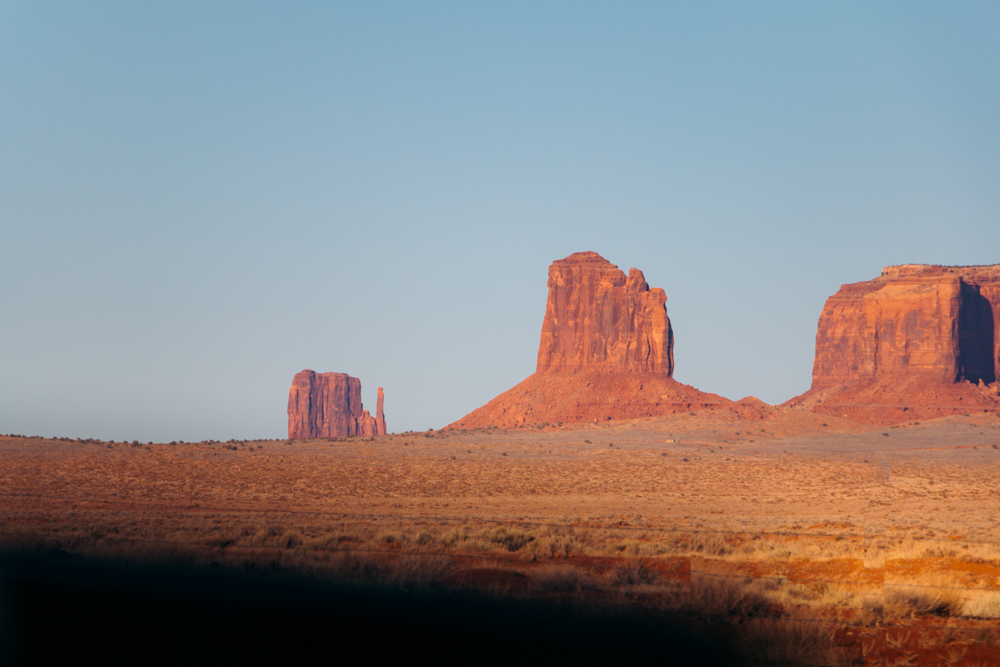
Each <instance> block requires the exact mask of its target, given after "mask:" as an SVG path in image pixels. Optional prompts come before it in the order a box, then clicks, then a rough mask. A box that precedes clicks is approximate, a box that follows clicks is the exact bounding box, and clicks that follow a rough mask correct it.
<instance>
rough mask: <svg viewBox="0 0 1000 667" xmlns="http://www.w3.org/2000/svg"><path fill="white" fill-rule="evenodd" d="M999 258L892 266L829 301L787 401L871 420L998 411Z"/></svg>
mask: <svg viewBox="0 0 1000 667" xmlns="http://www.w3.org/2000/svg"><path fill="white" fill-rule="evenodd" d="M998 333H1000V265H995V266H968V267H944V266H931V265H922V264H908V265H904V266H890V267H887V268H886V269H883V271H882V275H881V276H879V277H878V278H876V279H874V280H869V281H867V282H860V283H853V284H849V285H844V286H842V287H841V288H840V291H838V292H837V293H836V294H834V295H833V296H831V297H830V298H829V299H827V301H826V305H825V306H824V307H823V312H822V314H821V315H820V318H819V325H818V327H817V332H816V358H815V362H814V364H813V378H812V388H811V389H810V390H809V391H808V392H806V393H805V394H802V395H801V396H798V397H796V398H794V399H792V400H791V401H789V405H792V406H803V407H808V408H810V409H812V410H813V411H816V412H823V413H827V414H834V415H839V416H843V417H849V418H851V419H855V420H857V421H863V422H871V423H900V422H904V421H908V420H911V419H930V418H934V417H942V416H947V415H952V414H964V413H971V412H983V411H988V412H992V411H995V410H998V409H1000V385H998V384H997V375H998V373H1000V336H998Z"/></svg>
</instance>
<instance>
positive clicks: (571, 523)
mask: <svg viewBox="0 0 1000 667" xmlns="http://www.w3.org/2000/svg"><path fill="white" fill-rule="evenodd" d="M998 473H1000V418H998V416H997V415H995V414H994V413H981V414H969V415H958V416H954V417H946V418H939V419H934V420H930V421H925V422H910V423H903V424H898V425H895V426H871V425H864V424H859V423H855V422H852V421H849V420H846V419H840V418H836V417H832V416H829V415H822V414H815V413H811V412H805V411H801V410H794V409H790V408H780V409H778V410H777V411H776V414H773V415H772V416H770V417H769V418H767V419H760V420H753V419H747V418H745V416H744V417H740V416H739V415H737V414H735V413H734V412H733V411H732V410H726V409H713V408H709V409H704V410H698V411H692V412H689V413H684V414H673V415H668V416H663V417H654V418H645V419H633V420H622V421H612V422H607V423H604V424H565V425H558V424H551V425H546V426H538V427H534V428H521V429H514V430H500V429H493V428H485V429H472V430H463V429H454V428H449V429H444V430H441V431H426V432H411V433H402V434H393V435H381V436H369V437H353V438H326V439H311V440H292V441H285V440H277V441H253V442H249V441H230V442H199V443H186V442H185V443H180V442H171V443H137V442H131V443H128V442H104V441H97V440H68V439H61V440H44V439H39V438H30V437H23V436H19V437H9V436H8V437H2V438H0V526H2V544H3V546H4V549H5V550H6V551H7V552H8V553H13V554H18V553H20V554H38V553H43V554H52V553H59V554H74V555H77V556H79V557H83V558H88V559H93V560H95V561H97V562H100V561H101V560H102V559H103V560H104V561H106V562H114V563H118V564H121V563H164V562H183V563H185V564H186V565H187V566H190V567H193V568H215V569H223V570H233V571H242V572H244V573H250V574H251V575H252V576H256V577H264V578H267V577H280V576H282V573H286V574H288V573H293V574H296V575H297V576H307V577H309V578H313V579H315V580H317V581H327V582H334V583H339V584H344V585H352V586H362V587H365V586H368V587H375V588H377V589H379V590H392V591H404V592H415V593H418V594H426V595H429V596H432V597H433V596H434V595H438V596H447V595H452V594H464V595H472V596H475V597H476V598H477V599H480V598H481V599H483V600H486V601H504V600H513V601H521V602H531V601H537V602H538V603H539V604H546V603H556V604H558V605H561V606H562V607H566V606H568V607H570V608H574V609H583V610H585V609H589V608H594V609H602V610H613V611H615V610H617V611H621V612H622V613H626V614H632V615H636V616H637V617H642V618H644V619H646V620H649V621H651V622H653V623H658V622H662V623H664V624H673V625H677V624H680V625H682V626H684V627H692V628H695V629H696V631H697V632H698V633H701V634H700V635H699V636H704V637H708V638H709V643H711V641H712V638H715V637H721V638H722V639H720V640H719V641H723V642H729V643H728V644H726V646H730V647H731V649H730V648H727V649H726V650H727V651H728V652H727V653H725V654H724V656H723V657H718V656H716V657H715V658H714V659H715V660H716V661H717V662H718V661H723V662H729V661H732V662H739V663H740V664H743V663H746V664H818V665H841V664H845V665H846V664H858V665H862V664H880V665H917V664H958V665H989V664H997V663H998V662H1000V647H998V643H1000V636H998V635H1000V628H998V627H997V623H998V621H997V619H998V618H1000V499H998V497H997V493H996V480H997V479H998ZM663 650H664V651H665V652H666V654H667V655H669V646H668V645H667V644H665V645H664V647H663ZM689 662H690V664H697V663H698V662H699V660H698V658H697V656H695V657H694V658H693V659H691V660H690V661H689ZM706 662H710V660H708V658H707V657H706Z"/></svg>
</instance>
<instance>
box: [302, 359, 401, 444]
mask: <svg viewBox="0 0 1000 667" xmlns="http://www.w3.org/2000/svg"><path fill="white" fill-rule="evenodd" d="M382 399H383V396H382V388H381V387H379V414H380V416H381V410H382ZM384 433H386V430H385V418H384V417H381V418H376V417H372V416H371V415H370V414H369V412H368V411H367V410H365V409H364V407H363V406H362V405H361V380H359V379H358V378H356V377H351V376H350V375H347V374H346V373H316V372H314V371H311V370H304V371H301V372H300V373H296V374H295V377H294V378H292V387H291V389H290V390H289V392H288V438H289V439H290V440H293V439H305V438H343V437H350V436H355V435H382V434H384Z"/></svg>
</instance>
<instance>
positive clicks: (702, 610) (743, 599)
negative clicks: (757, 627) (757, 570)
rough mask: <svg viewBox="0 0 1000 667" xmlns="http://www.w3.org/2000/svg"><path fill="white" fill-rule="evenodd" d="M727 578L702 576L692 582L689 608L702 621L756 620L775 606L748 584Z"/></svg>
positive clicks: (694, 578)
mask: <svg viewBox="0 0 1000 667" xmlns="http://www.w3.org/2000/svg"><path fill="white" fill-rule="evenodd" d="M748 583H751V582H750V581H743V580H740V581H737V580H733V579H727V578H715V577H705V576H698V577H692V578H691V594H690V598H689V602H688V604H689V607H690V609H691V611H692V612H693V613H694V614H696V615H697V616H699V617H702V618H707V619H712V620H718V619H722V618H726V617H732V616H737V617H741V618H752V617H754V616H760V615H762V614H764V613H765V612H766V610H767V609H768V608H769V607H770V606H771V603H770V602H769V601H768V599H767V598H766V597H764V596H763V595H761V594H760V593H759V592H757V591H754V590H752V589H751V588H750V587H749V586H747V585H746V584H748Z"/></svg>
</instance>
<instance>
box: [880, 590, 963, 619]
mask: <svg viewBox="0 0 1000 667" xmlns="http://www.w3.org/2000/svg"><path fill="white" fill-rule="evenodd" d="M886 589H887V590H886V593H885V615H886V616H887V617H889V618H907V617H909V618H913V617H916V616H941V617H946V616H959V615H961V613H962V609H963V607H964V606H965V605H964V600H963V598H962V596H961V595H960V594H959V593H958V591H955V590H952V589H948V588H929V587H915V586H886Z"/></svg>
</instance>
